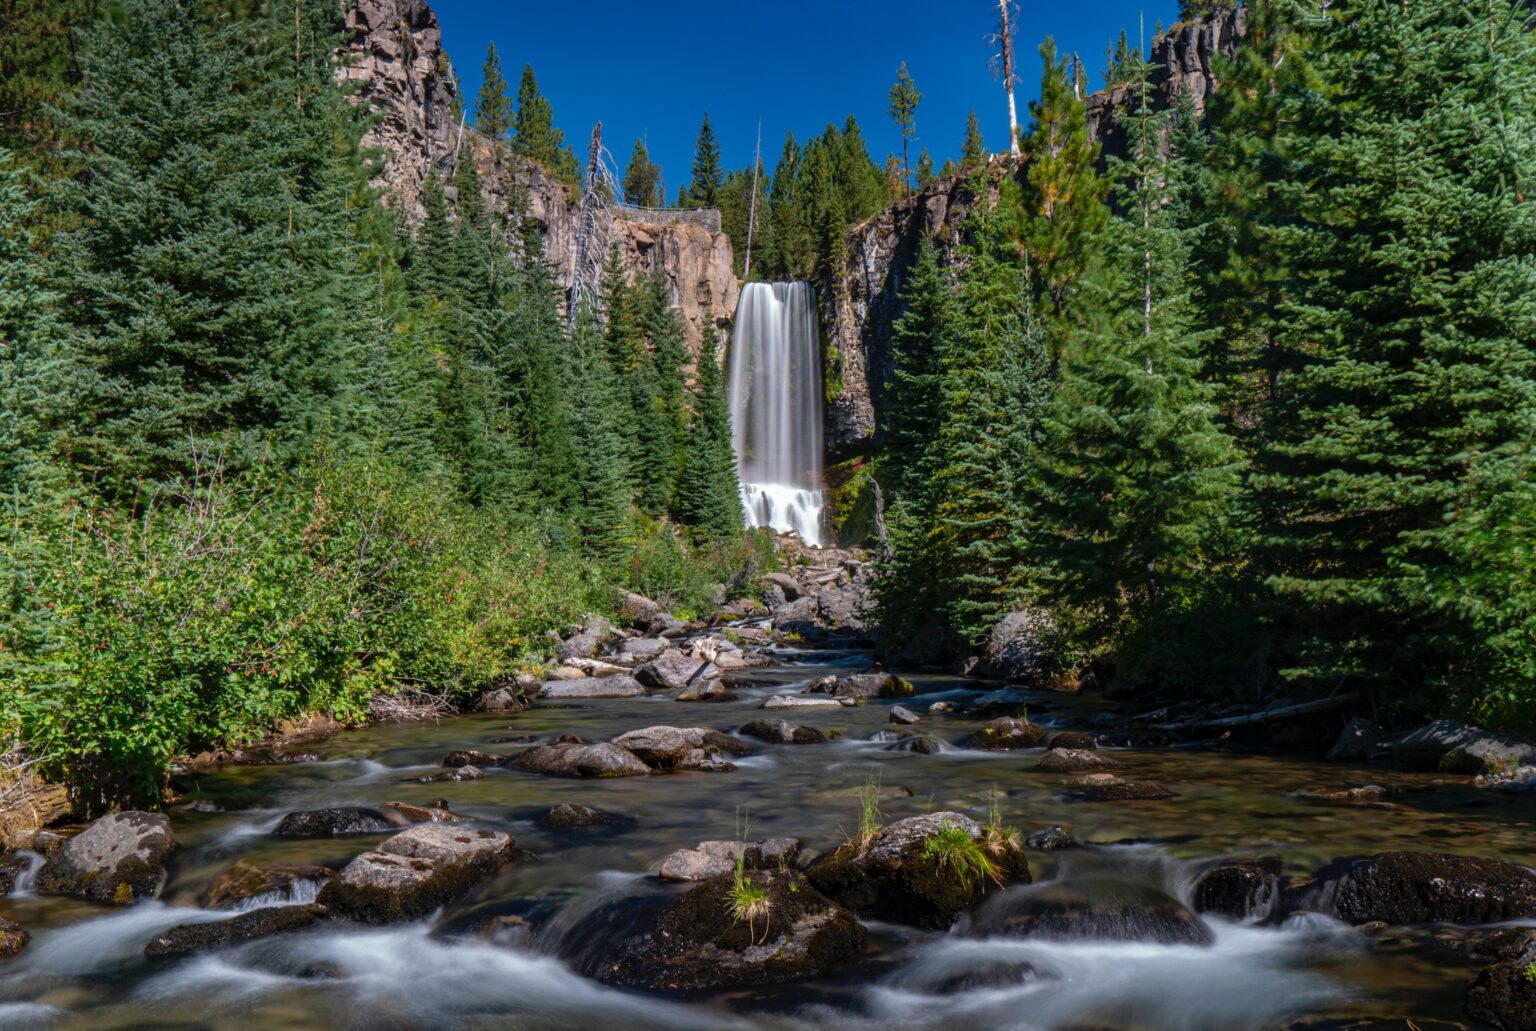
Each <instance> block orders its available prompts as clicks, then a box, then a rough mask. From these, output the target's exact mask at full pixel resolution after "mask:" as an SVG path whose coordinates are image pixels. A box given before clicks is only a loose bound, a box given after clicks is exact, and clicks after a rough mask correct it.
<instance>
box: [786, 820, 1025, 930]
mask: <svg viewBox="0 0 1536 1031" xmlns="http://www.w3.org/2000/svg"><path fill="white" fill-rule="evenodd" d="M957 838H958V839H963V840H961V841H958V842H957V841H956V839H957ZM966 842H969V844H966ZM977 856H981V857H983V859H984V861H985V863H986V864H987V865H990V866H991V867H992V876H988V875H986V874H983V873H980V872H978V871H976V870H975V869H974V868H973V866H974V863H975V859H976V857H977ZM806 876H807V877H808V878H809V879H810V881H811V883H812V884H813V885H815V887H816V889H817V890H818V891H820V892H822V893H823V894H825V895H826V896H827V897H828V898H831V899H835V900H836V901H838V902H840V903H842V904H843V905H845V906H847V907H849V908H850V909H852V910H853V911H854V912H856V913H858V914H860V915H861V916H868V917H873V918H875V919H877V920H888V921H890V922H891V923H898V924H910V925H913V926H916V927H925V928H931V929H934V930H942V929H944V928H946V927H948V926H949V925H950V924H951V923H953V922H954V920H955V918H956V917H957V916H958V915H959V914H960V913H961V912H962V911H964V910H966V909H968V908H970V907H971V906H972V905H974V904H975V903H976V902H978V901H979V900H980V899H982V898H983V897H984V896H985V895H986V894H987V893H988V892H989V891H992V890H995V889H996V888H998V887H1001V886H1003V885H1007V884H1016V883H1023V884H1028V883H1029V879H1030V878H1029V863H1028V861H1027V860H1026V859H1025V857H1024V852H1023V849H1022V848H1021V847H1020V846H1019V844H1018V842H1017V841H1015V840H1013V839H1011V838H1006V837H1003V836H1001V835H998V836H996V837H995V838H993V837H990V836H989V835H988V833H987V831H985V830H984V829H983V828H982V827H981V825H979V824H978V823H977V822H976V821H975V820H972V819H971V818H970V817H968V816H965V815H963V814H961V813H954V812H938V813H929V814H928V815H926V816H913V817H909V818H908V819H905V820H900V821H898V822H896V823H893V824H891V825H890V826H889V827H887V828H885V829H884V830H882V831H881V832H880V833H879V834H878V835H876V836H875V837H874V839H873V840H871V841H869V842H868V843H867V847H865V845H864V844H863V843H860V842H853V841H850V842H847V843H845V844H843V845H840V846H838V848H837V849H836V850H835V851H834V852H833V853H832V854H831V855H829V856H827V857H826V858H824V859H822V860H821V861H820V862H818V863H816V864H815V865H814V866H812V867H811V868H810V870H809V871H807V874H806Z"/></svg>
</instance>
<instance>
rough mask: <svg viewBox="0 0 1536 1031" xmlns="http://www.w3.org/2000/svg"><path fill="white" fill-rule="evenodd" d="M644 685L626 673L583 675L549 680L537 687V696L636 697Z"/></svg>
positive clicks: (641, 693)
mask: <svg viewBox="0 0 1536 1031" xmlns="http://www.w3.org/2000/svg"><path fill="white" fill-rule="evenodd" d="M643 694H645V687H644V686H642V685H641V683H640V682H639V681H638V680H636V679H635V678H634V677H632V676H630V675H629V674H627V673H618V674H615V675H614V676H611V677H584V678H582V679H581V680H550V681H546V682H545V683H544V685H543V686H542V687H541V688H539V697H540V698H547V699H557V698H638V697H639V696H640V695H643Z"/></svg>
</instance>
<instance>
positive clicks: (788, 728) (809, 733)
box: [736, 720, 831, 745]
mask: <svg viewBox="0 0 1536 1031" xmlns="http://www.w3.org/2000/svg"><path fill="white" fill-rule="evenodd" d="M736 733H738V734H745V735H746V736H747V737H755V738H758V739H760V740H762V741H771V742H773V743H774V744H776V745H819V744H821V743H823V742H825V741H830V740H831V737H830V736H829V735H828V734H827V733H826V732H825V731H823V730H818V729H816V728H815V727H802V726H801V725H800V724H798V723H791V722H789V721H788V720H751V721H750V722H747V723H743V724H742V725H741V726H740V727H739V728H738V729H737V731H736Z"/></svg>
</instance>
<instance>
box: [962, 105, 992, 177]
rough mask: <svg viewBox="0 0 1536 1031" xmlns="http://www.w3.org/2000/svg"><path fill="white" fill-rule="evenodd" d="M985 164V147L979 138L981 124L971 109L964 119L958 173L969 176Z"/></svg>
mask: <svg viewBox="0 0 1536 1031" xmlns="http://www.w3.org/2000/svg"><path fill="white" fill-rule="evenodd" d="M986 163H987V146H986V144H985V143H984V142H983V141H982V138H981V124H980V123H979V122H977V121H976V111H975V109H974V108H973V109H972V110H971V113H970V114H968V115H966V118H965V140H964V141H963V142H962V143H961V144H960V168H959V171H961V172H965V173H966V174H970V173H972V172H975V171H976V170H977V169H978V168H981V167H982V166H983V165H985V164H986Z"/></svg>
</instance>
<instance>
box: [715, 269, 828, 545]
mask: <svg viewBox="0 0 1536 1031" xmlns="http://www.w3.org/2000/svg"><path fill="white" fill-rule="evenodd" d="M730 405H731V437H732V443H733V444H734V445H735V447H736V460H737V463H738V465H737V470H738V473H739V477H740V479H741V502H742V507H743V508H744V509H745V510H746V517H747V525H748V526H767V527H771V528H772V529H775V530H779V531H783V532H794V533H797V534H799V535H800V539H801V540H803V541H805V543H807V544H811V545H817V546H819V545H821V544H822V543H823V539H822V538H823V530H822V523H821V510H822V481H821V471H822V470H821V467H822V417H821V406H822V387H821V337H820V327H819V323H818V320H817V315H816V290H815V288H813V287H812V286H811V284H809V283H748V284H747V285H746V286H744V287H742V290H741V301H740V303H739V304H738V305H737V307H736V326H735V330H734V332H733V334H732V338H731V356H730Z"/></svg>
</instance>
